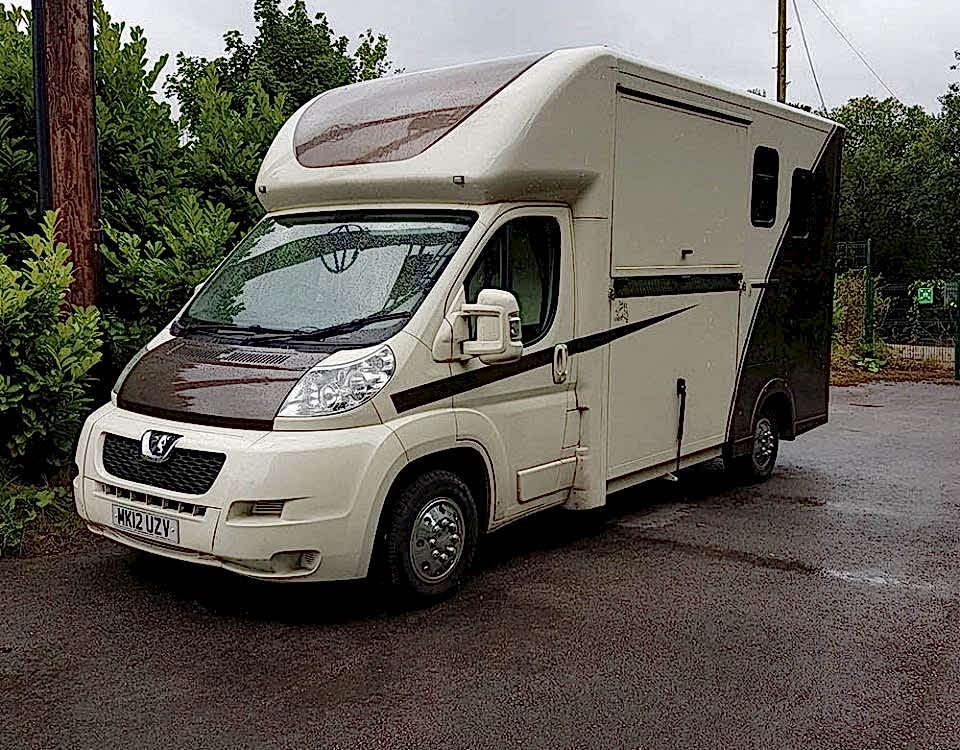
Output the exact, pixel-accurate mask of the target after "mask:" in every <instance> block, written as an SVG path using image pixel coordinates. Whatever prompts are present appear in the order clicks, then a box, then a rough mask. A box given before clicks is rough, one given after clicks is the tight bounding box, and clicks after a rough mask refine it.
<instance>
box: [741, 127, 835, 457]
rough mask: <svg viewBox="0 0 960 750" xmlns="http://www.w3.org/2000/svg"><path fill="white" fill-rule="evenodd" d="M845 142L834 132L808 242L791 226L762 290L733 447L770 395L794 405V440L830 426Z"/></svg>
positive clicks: (818, 181) (820, 171) (817, 173)
mask: <svg viewBox="0 0 960 750" xmlns="http://www.w3.org/2000/svg"><path fill="white" fill-rule="evenodd" d="M842 140H843V134H842V131H841V130H839V129H838V130H834V131H833V132H832V133H831V135H830V137H829V139H828V141H827V143H826V146H825V148H824V150H823V152H822V154H821V155H820V157H819V159H818V162H817V164H816V166H815V167H814V170H813V172H814V177H813V191H814V195H813V206H814V212H813V220H812V223H811V226H810V231H809V234H808V235H807V236H806V237H793V236H792V228H791V226H790V222H789V220H788V222H787V226H786V228H785V230H784V236H783V238H782V239H781V240H780V243H779V246H778V248H777V251H776V253H775V254H774V257H773V261H772V263H771V266H770V271H769V272H768V274H767V279H766V283H765V284H764V285H763V287H762V289H763V291H762V294H763V297H762V298H761V300H760V304H759V305H758V307H757V310H756V312H755V314H754V318H753V323H752V325H751V327H750V333H749V338H748V341H747V346H746V351H745V353H744V359H743V364H742V366H741V368H740V374H739V380H738V383H737V390H736V395H735V396H734V402H733V407H732V413H731V419H730V428H729V435H728V439H729V440H730V441H732V442H733V443H734V444H736V443H737V442H738V441H740V444H741V445H742V444H743V441H748V440H749V438H750V436H751V435H752V427H753V425H752V419H753V413H754V409H755V407H756V406H758V399H760V398H761V396H762V397H763V398H766V396H767V394H772V393H776V394H780V396H779V398H781V399H783V400H785V401H786V402H787V403H789V404H790V405H791V409H792V411H793V423H792V424H790V425H785V426H784V427H785V429H786V432H787V434H788V435H790V436H792V435H794V434H797V433H799V432H802V431H804V429H805V428H809V426H811V425H813V426H815V425H816V424H822V423H823V422H825V421H826V414H827V406H828V399H829V382H830V336H831V326H832V317H833V279H834V237H833V234H834V224H835V220H836V212H837V200H838V190H839V179H840V152H841V146H842ZM787 184H789V183H787Z"/></svg>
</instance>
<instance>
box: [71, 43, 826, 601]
mask: <svg viewBox="0 0 960 750" xmlns="http://www.w3.org/2000/svg"><path fill="white" fill-rule="evenodd" d="M841 141H842V130H841V128H840V127H838V126H837V125H836V124H834V123H832V122H829V121H828V120H824V119H822V118H820V117H816V116H813V115H811V114H807V113H805V112H802V111H799V110H796V109H792V108H788V107H783V106H779V105H777V104H774V103H772V102H768V101H765V100H763V99H760V98H757V97H753V96H750V95H747V94H741V93H736V92H733V91H729V90H726V89H723V88H719V87H717V86H713V85H711V84H708V83H706V82H704V81H701V80H698V79H691V78H687V77H684V76H681V75H677V74H675V73H671V72H668V71H665V70H661V69H659V68H655V67H651V66H649V65H646V64H643V63H641V62H639V61H636V60H632V59H630V58H627V57H623V56H620V55H618V54H616V53H614V52H612V51H610V50H608V49H606V48H602V47H591V48H584V49H569V50H562V51H558V52H553V53H551V54H548V55H539V56H527V57H514V58H508V59H502V60H495V61H491V62H483V63H477V64H473V65H463V66H458V67H451V68H444V69H439V70H431V71H426V72H422V73H411V74H406V75H399V76H394V77H390V78H384V79H380V80H375V81H369V82H364V83H358V84H354V85H351V86H345V87H343V88H339V89H333V90H331V91H327V92H326V93H324V94H322V95H320V96H318V97H317V98H315V99H314V100H312V101H310V102H308V103H307V104H306V105H304V106H303V107H302V108H301V109H300V110H299V111H298V112H297V113H296V114H295V115H294V116H293V117H292V118H291V119H290V120H289V122H287V123H286V125H284V127H283V128H282V129H281V131H280V132H279V134H278V135H277V137H276V140H275V141H274V143H273V145H272V147H271V148H270V151H269V153H268V154H267V157H266V158H265V160H264V162H263V166H262V168H261V171H260V174H259V176H258V178H257V183H256V191H257V195H258V196H259V198H260V200H261V202H262V203H263V206H264V208H265V209H266V216H265V217H264V219H263V220H262V221H261V222H260V223H259V224H258V225H257V226H256V227H255V228H254V229H253V231H252V232H251V233H250V234H249V236H247V237H246V238H245V239H244V240H243V241H242V242H241V243H240V244H239V246H238V247H237V248H236V249H234V250H233V251H232V252H231V253H230V254H228V255H227V257H226V258H225V260H224V261H223V262H222V263H221V264H220V266H219V267H218V268H217V269H216V270H215V271H214V273H213V274H212V275H211V276H210V277H209V278H208V279H207V281H205V282H204V283H203V284H202V285H201V287H199V288H198V290H197V291H196V293H195V294H194V296H193V298H192V299H191V300H190V301H189V302H188V303H187V304H186V305H185V306H184V308H183V309H182V310H181V311H180V313H179V314H178V315H177V316H176V318H175V320H173V321H172V322H171V323H170V325H169V326H168V327H167V328H165V329H164V330H163V331H161V332H160V333H159V334H158V335H157V336H156V337H155V338H154V339H153V340H152V341H151V342H150V343H149V344H148V345H147V346H146V347H144V349H143V350H142V351H140V352H139V353H138V354H137V355H136V357H135V358H134V359H133V361H131V362H130V364H129V365H128V366H127V367H126V369H125V370H124V371H123V373H122V374H121V376H120V378H119V380H118V381H117V384H116V386H115V388H114V391H113V396H112V399H111V402H110V403H109V404H106V405H105V406H103V407H102V408H100V409H98V410H97V411H96V412H94V413H93V414H92V415H91V416H90V417H89V419H88V420H87V422H86V424H85V426H84V428H83V432H82V435H81V438H80V443H79V447H78V449H77V463H78V465H79V467H80V472H79V476H78V477H77V478H76V481H75V491H76V503H77V509H78V511H79V513H80V515H81V516H82V517H83V518H84V519H85V520H86V522H87V524H88V525H89V527H90V529H91V530H92V531H94V532H96V533H98V534H102V535H103V536H106V537H108V538H110V539H113V540H115V541H117V542H120V543H122V544H125V545H128V546H130V547H134V548H137V549H140V550H146V551H149V552H154V553H156V554H159V555H165V556H168V557H173V558H177V559H181V560H189V561H193V562H197V563H202V564H206V565H215V566H220V567H223V568H226V569H229V570H232V571H236V572H238V573H242V574H245V575H248V576H253V577H257V578H263V579H283V580H301V581H321V580H323V581H328V580H340V579H349V578H359V577H364V576H367V575H368V574H371V573H374V574H376V575H377V576H379V577H382V578H383V579H384V580H385V581H386V582H387V583H388V584H390V585H391V586H392V587H393V588H394V589H395V590H396V591H397V592H399V593H400V594H402V595H406V596H408V597H413V598H421V599H430V598H434V597H437V596H441V595H443V594H446V593H448V592H449V591H451V590H452V589H454V588H455V587H456V586H457V585H458V584H459V583H460V582H461V581H462V580H463V577H464V574H465V572H466V570H467V569H468V568H469V565H470V562H471V559H472V557H473V554H474V550H475V549H476V546H477V541H478V538H479V537H480V536H481V535H482V534H483V533H485V532H487V531H490V530H493V529H497V528H499V527H501V526H503V525H504V524H507V523H509V522H511V521H514V520H516V519H518V518H521V517H524V516H527V515H530V514H532V513H535V512H537V511H540V510H544V509H546V508H550V507H554V506H560V505H562V506H565V507H567V508H570V509H589V508H596V507H599V506H602V505H603V504H604V503H605V502H606V499H607V496H608V495H609V494H610V493H611V492H613V491H615V490H618V489H622V488H625V487H629V486H631V485H634V484H637V483H639V482H643V481H645V480H648V479H651V478H654V477H659V476H664V475H669V474H672V472H675V471H676V470H677V469H678V468H683V467H686V466H689V465H692V464H695V463H698V462H702V461H707V460H710V459H714V458H716V457H720V456H723V457H724V458H725V460H726V461H727V462H728V463H729V464H730V465H731V466H732V467H734V468H736V469H737V470H738V471H740V472H741V473H743V474H745V475H747V476H748V477H752V478H754V479H761V478H764V477H766V476H768V475H769V474H770V472H771V471H772V470H773V466H774V462H775V460H776V456H777V447H778V443H779V440H781V439H788V440H789V439H793V438H795V437H796V436H798V435H800V434H801V433H803V432H806V431H808V430H810V429H812V428H814V427H816V426H818V425H821V424H823V423H825V422H826V421H827V399H828V388H827V384H828V373H829V369H830V322H831V313H832V295H833V267H834V261H833V250H832V248H833V230H834V220H835V217H836V207H837V190H838V186H839V180H838V175H839V164H840V150H841Z"/></svg>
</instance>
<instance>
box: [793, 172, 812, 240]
mask: <svg viewBox="0 0 960 750" xmlns="http://www.w3.org/2000/svg"><path fill="white" fill-rule="evenodd" d="M812 220H813V173H812V172H811V171H810V170H808V169H795V170H793V182H792V184H791V185H790V235H791V236H792V237H808V236H809V235H810V225H811V223H812Z"/></svg>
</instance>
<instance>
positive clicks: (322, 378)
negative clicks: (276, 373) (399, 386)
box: [277, 346, 396, 417]
mask: <svg viewBox="0 0 960 750" xmlns="http://www.w3.org/2000/svg"><path fill="white" fill-rule="evenodd" d="M395 369H396V360H395V359H394V356H393V350H392V349H390V347H389V346H384V347H382V348H381V349H379V350H377V351H376V352H374V353H373V354H371V355H369V356H367V357H364V358H363V359H361V360H358V361H356V362H349V363H347V364H345V365H339V366H336V367H324V366H323V364H322V363H321V364H319V365H317V366H316V367H313V368H312V369H310V370H308V371H307V372H306V373H305V374H304V376H303V377H302V378H300V382H299V383H297V384H296V386H294V388H293V390H292V391H290V395H289V396H287V399H286V401H284V402H283V406H281V407H280V413H279V414H278V415H277V416H280V417H325V416H327V415H329V414H340V413H341V412H345V411H349V410H350V409H355V408H356V407H358V406H360V404H363V403H365V402H367V401H369V400H370V399H371V398H373V397H374V396H375V395H376V394H377V392H378V391H379V390H380V389H381V388H383V386H385V385H386V384H387V383H388V382H389V381H390V378H391V377H392V376H393V372H394V370H395Z"/></svg>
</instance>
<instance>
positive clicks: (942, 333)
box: [874, 279, 957, 365]
mask: <svg viewBox="0 0 960 750" xmlns="http://www.w3.org/2000/svg"><path fill="white" fill-rule="evenodd" d="M956 286H957V282H956V281H946V280H942V279H938V280H935V281H928V282H914V283H912V284H896V283H886V282H884V281H883V280H882V279H881V280H880V282H879V283H878V284H877V285H876V289H875V301H874V310H875V326H876V327H875V330H876V335H877V338H878V339H879V340H880V341H882V342H883V343H884V344H886V345H887V346H888V347H889V348H890V349H892V350H893V351H895V352H896V353H897V354H899V355H900V356H902V357H905V358H907V359H917V360H927V361H930V362H937V363H940V364H944V365H953V364H955V349H956V343H957V322H956V314H957V289H956Z"/></svg>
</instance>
